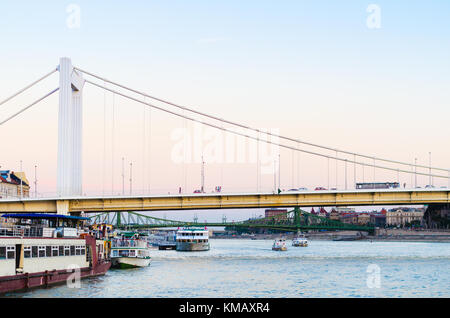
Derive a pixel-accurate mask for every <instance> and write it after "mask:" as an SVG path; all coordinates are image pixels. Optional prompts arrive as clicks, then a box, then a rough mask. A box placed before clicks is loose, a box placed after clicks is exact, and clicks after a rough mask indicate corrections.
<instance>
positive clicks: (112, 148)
mask: <svg viewBox="0 0 450 318" xmlns="http://www.w3.org/2000/svg"><path fill="white" fill-rule="evenodd" d="M114 102H115V94H113V100H112V125H111V126H112V129H111V195H114V128H115V127H114V126H115V122H114V120H115V118H114V117H115V113H114V112H115V110H114V108H115V103H114Z"/></svg>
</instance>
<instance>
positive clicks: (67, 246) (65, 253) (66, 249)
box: [64, 245, 70, 256]
mask: <svg viewBox="0 0 450 318" xmlns="http://www.w3.org/2000/svg"><path fill="white" fill-rule="evenodd" d="M64 256H70V246H69V245H66V246H64Z"/></svg>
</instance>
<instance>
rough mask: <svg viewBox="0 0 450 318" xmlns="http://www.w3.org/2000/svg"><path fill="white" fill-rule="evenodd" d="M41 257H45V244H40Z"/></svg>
mask: <svg viewBox="0 0 450 318" xmlns="http://www.w3.org/2000/svg"><path fill="white" fill-rule="evenodd" d="M38 250H39V254H38V255H39V257H45V246H38Z"/></svg>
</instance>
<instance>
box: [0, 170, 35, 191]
mask: <svg viewBox="0 0 450 318" xmlns="http://www.w3.org/2000/svg"><path fill="white" fill-rule="evenodd" d="M29 196H30V185H29V182H28V180H27V177H26V176H25V173H24V172H14V171H11V170H1V171H0V198H20V197H24V198H27V197H29Z"/></svg>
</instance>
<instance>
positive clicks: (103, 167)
mask: <svg viewBox="0 0 450 318" xmlns="http://www.w3.org/2000/svg"><path fill="white" fill-rule="evenodd" d="M103 85H105V84H103ZM102 172H103V185H102V189H103V195H105V178H106V90H104V95H103V166H102Z"/></svg>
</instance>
